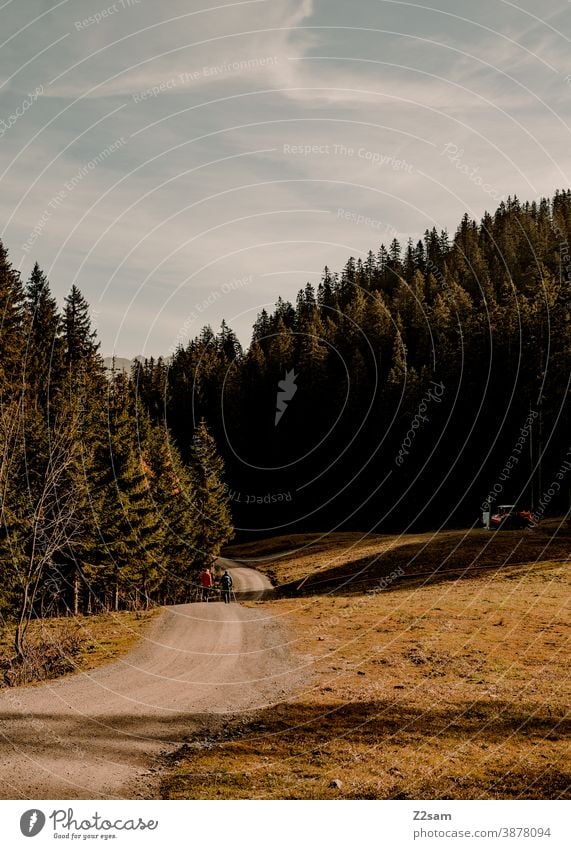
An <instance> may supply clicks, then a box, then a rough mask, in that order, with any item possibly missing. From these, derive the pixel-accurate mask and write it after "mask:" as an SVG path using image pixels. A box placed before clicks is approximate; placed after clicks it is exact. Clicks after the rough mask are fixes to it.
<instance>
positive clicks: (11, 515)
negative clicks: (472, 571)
mask: <svg viewBox="0 0 571 849" xmlns="http://www.w3.org/2000/svg"><path fill="white" fill-rule="evenodd" d="M570 235H571V192H570V191H562V192H557V193H556V194H555V196H554V197H553V198H552V199H551V200H547V199H544V200H541V201H540V202H533V203H520V201H518V200H517V199H516V198H513V199H511V198H510V199H508V201H507V202H505V203H502V204H500V206H499V208H498V209H497V210H496V211H495V212H494V213H493V214H486V215H485V216H484V218H483V219H482V220H481V221H480V222H477V221H474V220H471V219H470V218H469V217H468V215H466V216H464V218H463V219H462V221H461V222H460V224H459V226H458V228H457V230H456V232H455V234H454V235H453V236H451V235H449V234H448V233H447V232H437V231H436V230H435V229H432V230H427V231H426V232H425V234H424V238H423V239H421V240H417V241H413V240H409V241H408V243H407V244H404V245H402V244H400V243H399V242H398V241H397V240H396V239H395V240H393V242H392V243H391V244H390V245H388V246H384V245H381V247H380V248H378V249H376V250H375V251H371V252H369V254H368V255H367V257H366V258H365V259H355V258H353V257H351V258H349V259H348V260H347V263H346V265H345V267H344V268H343V269H341V270H339V271H331V270H329V269H328V268H325V270H324V272H323V276H322V279H321V281H320V283H319V285H318V286H317V288H315V287H314V286H312V285H310V284H307V285H306V286H305V288H303V289H301V290H300V292H299V294H298V296H297V300H296V302H295V304H292V303H290V302H288V301H285V300H282V299H281V298H280V299H278V301H277V304H276V306H275V309H274V311H273V312H272V313H268V312H266V311H265V310H264V311H262V312H261V313H260V314H259V316H258V318H257V320H256V323H255V325H254V328H253V335H252V340H251V344H250V345H249V347H248V348H247V350H243V349H242V347H241V345H240V343H239V341H238V339H237V337H236V335H235V333H234V332H233V331H232V329H231V328H230V327H228V326H227V324H226V323H225V322H223V323H222V326H221V328H220V330H219V331H218V332H214V331H213V330H212V329H211V328H210V327H205V328H204V329H203V330H202V331H201V333H200V335H199V336H198V337H197V338H195V339H192V340H190V341H189V342H188V344H186V345H181V346H179V348H178V349H177V350H176V352H175V353H174V355H173V356H172V357H170V358H166V357H160V356H158V357H157V358H156V359H155V358H150V359H147V360H145V361H144V362H137V363H136V364H135V365H134V367H133V370H132V373H131V375H125V374H122V373H112V374H111V375H109V374H107V373H106V371H105V368H104V365H103V360H102V358H101V356H100V353H99V346H98V343H97V339H96V334H95V332H94V330H93V328H92V324H91V321H90V316H89V307H88V304H87V303H86V301H85V300H84V298H83V296H82V294H81V292H80V291H79V289H78V288H77V287H76V286H73V287H72V288H71V291H70V292H69V294H68V295H67V297H66V298H65V302H64V304H63V309H62V310H59V309H58V305H57V303H56V301H55V299H54V297H53V295H52V294H51V291H50V286H49V283H48V281H47V279H46V277H45V276H44V274H43V273H42V271H41V269H40V268H39V267H38V266H37V265H36V266H35V267H34V270H33V272H32V274H31V276H30V278H29V279H28V280H27V281H25V282H24V281H22V280H21V279H20V275H19V274H18V272H17V271H15V270H14V269H13V268H12V267H11V265H10V262H9V258H8V254H7V251H6V250H5V249H4V248H3V247H2V248H0V309H1V315H2V319H1V326H0V349H1V351H2V359H1V363H0V392H1V410H0V412H1V415H0V441H1V443H0V444H1V451H0V487H1V510H2V514H1V517H2V526H1V532H0V552H1V555H0V556H1V558H2V572H3V581H2V588H1V590H0V605H1V607H2V612H3V614H4V615H10V616H12V617H15V618H16V621H17V623H19V627H18V633H17V648H18V649H19V650H20V649H21V647H22V645H23V640H24V639H25V632H26V628H27V625H28V623H29V621H30V619H31V618H32V617H33V616H37V615H40V616H41V615H52V614H54V613H61V612H62V608H63V607H65V608H67V609H69V610H71V611H72V612H87V613H88V612H95V611H98V610H101V609H111V610H114V609H122V608H137V607H141V606H143V607H144V606H147V605H148V604H149V603H151V602H161V603H162V602H176V601H183V600H187V599H188V598H189V594H190V592H191V587H192V584H193V581H194V580H196V574H197V570H198V569H200V568H202V567H203V565H204V564H205V563H206V562H211V561H212V559H213V558H214V557H215V556H216V555H217V554H218V552H219V551H220V549H221V546H222V545H223V544H224V543H225V542H226V541H228V540H229V539H230V538H231V537H232V535H233V533H234V530H233V526H235V528H236V534H237V535H238V537H239V538H251V537H255V536H256V535H263V536H270V535H273V534H283V533H294V532H297V531H301V530H317V531H328V530H332V529H336V528H344V529H349V528H350V529H359V530H363V531H370V530H373V529H376V530H405V529H411V528H415V529H416V528H418V529H421V528H437V527H442V526H449V525H456V526H461V525H467V526H472V525H473V524H475V523H477V522H478V521H479V519H480V514H481V510H482V509H483V507H484V506H486V505H487V504H491V505H493V504H494V503H496V504H497V503H518V504H521V505H522V506H525V507H528V508H530V509H532V510H534V511H535V513H536V516H537V518H538V519H539V518H541V517H542V516H544V515H547V514H548V513H551V514H553V513H557V512H565V511H566V510H567V509H568V508H569V504H570V494H571V474H568V473H567V467H566V465H565V464H566V462H568V461H569V460H570V459H571V455H569V453H568V452H569V450H570V445H569V432H570V428H569V377H570V374H571V345H570V337H569V330H570V320H571V258H570V255H569V239H570Z"/></svg>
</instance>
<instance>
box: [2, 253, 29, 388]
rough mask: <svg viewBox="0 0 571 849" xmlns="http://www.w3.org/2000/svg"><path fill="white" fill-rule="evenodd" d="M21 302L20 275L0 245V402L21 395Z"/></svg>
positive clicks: (22, 333) (22, 339)
mask: <svg viewBox="0 0 571 849" xmlns="http://www.w3.org/2000/svg"><path fill="white" fill-rule="evenodd" d="M23 301H24V294H23V291H22V284H21V282H20V275H19V273H18V272H17V271H15V270H14V269H13V268H12V265H11V263H10V262H9V260H8V251H7V250H6V249H5V248H4V245H3V244H2V242H0V352H1V354H2V356H1V357H0V400H3V399H7V398H9V397H11V396H13V395H14V393H16V394H18V393H20V392H21V388H22V363H23V352H24V340H25V331H24V321H23V314H24V313H23Z"/></svg>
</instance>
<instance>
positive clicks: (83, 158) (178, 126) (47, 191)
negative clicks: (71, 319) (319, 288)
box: [0, 0, 571, 357]
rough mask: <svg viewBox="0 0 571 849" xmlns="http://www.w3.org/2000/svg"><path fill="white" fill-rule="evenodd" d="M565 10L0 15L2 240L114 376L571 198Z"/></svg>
mask: <svg viewBox="0 0 571 849" xmlns="http://www.w3.org/2000/svg"><path fill="white" fill-rule="evenodd" d="M570 37H571V4H570V3H568V2H563V1H562V0H559V2H554V0H544V2H542V3H541V4H538V3H536V2H535V3H534V2H531V0H525V2H519V3H514V2H507V0H480V2H478V3H474V2H472V0H471V2H466V0H448V1H447V2H446V1H445V0H430V2H427V3H424V2H419V3H411V2H398V0H358V2H355V3H352V4H351V3H346V2H343V3H342V2H339V0H242V2H238V3H233V2H226V3H222V2H220V3H218V2H217V0H213V2H210V3H208V4H207V3H206V0H163V2H161V3H157V2H151V0H116V2H110V0H104V2H102V0H59V1H58V2H52V1H51V0H25V2H22V0H0V228H1V229H0V238H1V239H2V241H3V242H4V245H5V246H6V247H7V248H8V250H9V252H10V258H11V261H12V263H13V264H14V265H15V266H16V267H17V268H19V269H20V270H21V272H22V275H23V276H24V278H25V277H27V275H29V273H30V270H31V268H32V266H33V263H34V262H35V261H38V262H39V264H40V266H41V267H42V268H43V270H44V271H45V272H46V274H47V275H48V278H49V280H50V283H51V286H52V289H53V291H54V293H55V295H56V296H57V298H58V300H59V301H60V302H61V301H62V300H63V298H64V297H65V294H66V292H67V291H68V290H69V288H70V287H71V285H72V284H73V283H75V284H76V285H78V286H79V288H80V289H81V290H82V292H83V293H84V295H85V296H86V298H87V299H88V301H89V303H90V305H91V309H92V315H93V317H94V323H95V325H96V327H97V330H98V333H99V338H100V340H101V343H102V345H101V350H102V353H103V354H105V355H110V354H112V353H114V354H116V355H117V356H128V357H131V356H135V355H143V356H151V355H155V356H157V355H160V354H162V355H168V354H169V353H172V351H173V350H174V349H175V348H176V347H177V345H179V344H185V343H186V342H187V341H188V339H189V338H191V337H193V336H195V335H197V334H198V333H199V332H200V329H201V328H202V327H203V326H204V325H205V324H211V325H212V326H213V327H214V328H216V327H217V326H218V325H219V324H220V322H221V320H222V318H225V319H226V321H227V322H228V323H229V324H230V325H231V326H232V327H233V328H234V329H235V330H236V332H237V333H238V335H239V337H240V339H241V341H242V342H243V344H245V345H247V344H248V342H249V339H250V332H251V326H252V324H253V322H254V320H255V318H256V315H257V314H258V312H259V311H260V310H261V309H262V308H264V307H266V308H267V309H270V308H271V307H272V305H273V304H274V303H275V301H276V299H277V297H278V296H279V295H282V296H283V297H287V298H290V299H294V298H295V295H296V293H297V291H298V289H299V288H301V287H302V286H304V285H305V283H306V282H307V281H310V282H312V283H314V284H317V283H318V282H319V279H320V277H321V274H322V271H323V267H324V266H325V265H328V266H329V267H330V268H332V269H333V270H337V269H340V268H342V266H343V265H344V264H345V262H346V260H347V258H348V257H349V256H355V257H359V256H361V257H364V256H365V255H366V253H367V252H368V251H369V250H374V251H377V250H378V248H379V247H380V245H381V243H384V244H386V245H388V244H389V243H390V242H391V241H392V239H393V238H395V237H396V238H398V239H399V240H400V241H401V242H402V243H403V244H404V243H406V240H407V238H408V237H409V236H412V237H413V238H418V237H419V236H421V235H422V233H423V232H424V230H425V229H426V228H427V227H428V228H431V227H433V226H435V227H436V228H438V229H441V228H448V229H449V230H450V231H451V232H453V231H454V229H455V227H456V225H457V224H458V222H459V220H460V218H461V217H462V215H463V214H464V213H465V212H468V214H469V215H471V216H474V217H476V218H480V217H481V215H482V214H483V213H484V211H485V210H490V211H493V210H494V209H495V208H496V207H497V205H498V204H499V202H500V201H501V200H502V199H503V198H506V197H507V196H508V195H514V194H516V195H518V197H520V198H521V199H522V200H533V199H536V198H539V197H541V196H545V195H550V194H552V193H553V192H554V191H555V189H557V188H568V187H569V183H570V181H569V170H570V167H569V166H570V163H569V151H570V150H571V144H570V141H571V139H570V133H569V127H568V123H569V117H570V115H569V113H570V110H569V105H570V103H571V51H570Z"/></svg>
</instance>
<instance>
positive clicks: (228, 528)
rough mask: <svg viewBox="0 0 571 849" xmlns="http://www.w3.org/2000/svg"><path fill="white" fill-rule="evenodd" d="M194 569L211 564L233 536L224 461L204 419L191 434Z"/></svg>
mask: <svg viewBox="0 0 571 849" xmlns="http://www.w3.org/2000/svg"><path fill="white" fill-rule="evenodd" d="M190 471H191V481H192V492H193V502H194V508H195V509H194V517H195V518H194V521H195V531H196V559H195V563H196V566H197V567H201V566H204V565H211V564H212V562H213V561H214V559H215V558H216V557H217V556H218V554H219V553H220V549H221V548H222V546H223V545H224V543H226V542H228V540H229V539H231V537H232V535H233V530H234V529H233V526H232V517H231V514H230V508H229V498H228V490H227V487H226V484H225V483H224V480H223V475H224V462H223V460H222V458H221V457H220V455H219V454H218V452H217V450H216V444H215V442H214V439H213V438H212V436H211V435H210V432H209V430H208V427H207V425H206V422H205V420H204V419H202V420H201V421H200V423H199V425H198V427H197V428H196V430H195V432H194V436H193V439H192V448H191V466H190Z"/></svg>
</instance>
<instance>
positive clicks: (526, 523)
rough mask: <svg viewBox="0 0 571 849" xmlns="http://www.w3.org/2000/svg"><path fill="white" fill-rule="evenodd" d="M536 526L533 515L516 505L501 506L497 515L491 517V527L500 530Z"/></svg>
mask: <svg viewBox="0 0 571 849" xmlns="http://www.w3.org/2000/svg"><path fill="white" fill-rule="evenodd" d="M534 524H535V521H534V518H533V513H532V512H531V511H530V510H523V509H522V508H521V507H516V505H515V504H499V505H498V506H497V507H496V510H495V513H492V515H491V516H490V527H491V528H495V529H496V530H498V529H499V528H501V529H505V530H517V529H519V528H531V527H533V525H534Z"/></svg>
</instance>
